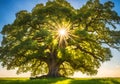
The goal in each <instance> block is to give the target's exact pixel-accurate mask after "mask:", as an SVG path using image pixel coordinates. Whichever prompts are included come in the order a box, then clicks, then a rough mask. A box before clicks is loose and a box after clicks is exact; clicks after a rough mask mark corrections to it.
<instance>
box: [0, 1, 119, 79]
mask: <svg viewBox="0 0 120 84" xmlns="http://www.w3.org/2000/svg"><path fill="white" fill-rule="evenodd" d="M46 1H47V0H0V31H1V30H2V28H3V26H4V25H6V24H11V23H12V22H13V21H14V20H15V14H16V13H17V12H19V11H20V10H28V11H29V12H30V11H31V10H32V8H33V7H35V5H36V4H38V3H44V4H45V2H46ZM67 1H68V2H70V3H71V5H72V6H74V7H75V8H80V7H82V5H83V4H85V3H86V1H88V0H67ZM100 1H101V2H102V3H104V2H106V1H113V2H114V3H115V7H114V10H116V11H117V13H118V14H119V15H120V8H119V5H120V0H100ZM117 29H119V30H120V25H118V26H117ZM1 40H2V35H0V42H1ZM111 50H112V54H113V58H112V59H111V61H109V62H105V63H103V64H102V66H101V68H100V69H99V72H98V74H97V76H99V77H101V76H104V77H105V76H119V77H120V72H119V71H120V52H118V51H117V50H115V49H111ZM8 73H9V74H8ZM77 74H78V73H77ZM79 75H81V73H79ZM1 76H17V75H16V74H15V71H13V70H10V71H7V70H6V69H5V68H2V67H1V65H0V77H1ZM18 76H24V75H18ZM81 76H83V77H84V76H85V75H81Z"/></svg>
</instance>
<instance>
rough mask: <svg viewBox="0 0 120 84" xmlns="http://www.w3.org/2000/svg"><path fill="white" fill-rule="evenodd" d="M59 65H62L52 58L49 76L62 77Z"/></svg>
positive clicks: (49, 65)
mask: <svg viewBox="0 0 120 84" xmlns="http://www.w3.org/2000/svg"><path fill="white" fill-rule="evenodd" d="M59 67H60V64H59V63H57V62H56V61H54V60H51V62H49V64H48V69H49V72H48V74H47V76H48V77H60V76H61V75H60V74H59Z"/></svg>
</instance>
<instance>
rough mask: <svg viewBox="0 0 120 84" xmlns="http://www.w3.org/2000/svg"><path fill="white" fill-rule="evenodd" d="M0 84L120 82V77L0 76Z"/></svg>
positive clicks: (102, 83)
mask: <svg viewBox="0 0 120 84" xmlns="http://www.w3.org/2000/svg"><path fill="white" fill-rule="evenodd" d="M0 84H120V78H47V79H34V80H30V79H29V78H0Z"/></svg>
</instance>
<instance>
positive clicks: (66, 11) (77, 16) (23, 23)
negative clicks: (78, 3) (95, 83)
mask: <svg viewBox="0 0 120 84" xmlns="http://www.w3.org/2000/svg"><path fill="white" fill-rule="evenodd" d="M113 7H114V4H113V3H112V2H111V1H108V2H106V3H104V4H101V3H100V2H99V0H89V1H88V2H87V3H86V4H85V5H84V6H83V7H81V8H80V9H74V8H73V7H72V6H71V5H70V3H68V2H67V1H66V0H62V1H61V0H53V1H51V0H49V1H48V2H47V3H46V5H43V4H37V5H36V7H34V8H33V10H32V12H27V11H26V10H22V11H20V12H18V13H17V14H16V19H15V21H14V22H13V23H12V24H8V25H5V26H4V27H3V29H2V31H1V33H2V35H3V40H2V45H1V47H0V51H1V52H0V61H1V62H2V65H3V66H4V67H7V69H15V68H18V71H17V73H18V74H19V73H22V72H27V71H30V72H31V75H39V74H45V73H48V75H49V76H55V77H57V76H61V75H63V76H67V75H70V74H73V73H74V71H81V72H82V73H86V74H88V75H94V74H96V73H97V69H98V68H99V67H100V65H101V63H102V62H105V61H109V60H110V58H111V57H112V55H111V51H110V49H109V48H110V47H112V48H116V49H118V50H119V49H120V47H119V45H120V35H119V32H120V31H115V30H114V29H115V28H116V24H120V16H118V15H117V13H116V12H115V11H114V10H113V9H112V8H113ZM60 28H66V33H67V34H66V35H64V36H62V35H60V34H59V33H58V30H59V29H60ZM112 28H113V29H112ZM104 44H105V45H108V46H109V47H106V46H103V45H104Z"/></svg>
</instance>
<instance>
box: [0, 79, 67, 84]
mask: <svg viewBox="0 0 120 84" xmlns="http://www.w3.org/2000/svg"><path fill="white" fill-rule="evenodd" d="M67 79H68V78H43V79H34V80H30V79H28V80H0V84H57V82H61V81H64V80H67ZM60 84H61V83H60ZM67 84H68V83H67Z"/></svg>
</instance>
